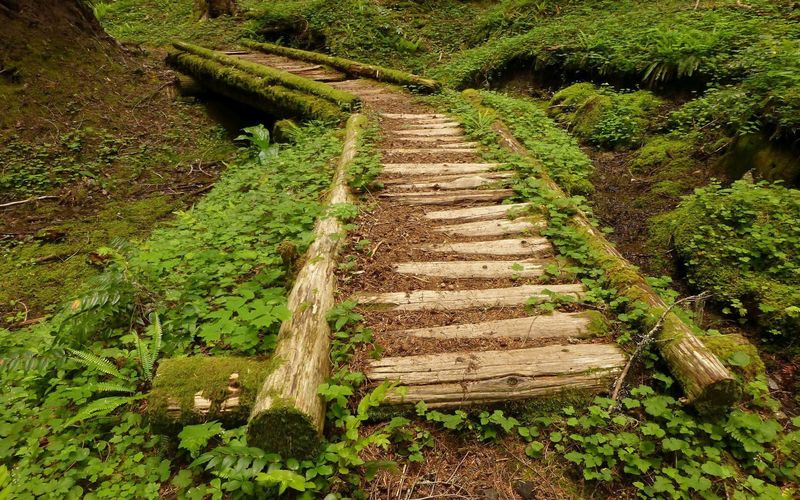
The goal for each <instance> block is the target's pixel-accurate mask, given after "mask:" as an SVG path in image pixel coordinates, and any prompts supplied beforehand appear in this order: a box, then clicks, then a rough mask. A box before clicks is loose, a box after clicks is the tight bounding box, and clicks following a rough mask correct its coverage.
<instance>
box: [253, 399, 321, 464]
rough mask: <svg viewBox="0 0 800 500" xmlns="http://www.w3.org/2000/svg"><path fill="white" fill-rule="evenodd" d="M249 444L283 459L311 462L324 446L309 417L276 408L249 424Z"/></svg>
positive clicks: (256, 417)
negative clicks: (298, 459) (307, 459)
mask: <svg viewBox="0 0 800 500" xmlns="http://www.w3.org/2000/svg"><path fill="white" fill-rule="evenodd" d="M247 442H248V444H249V445H250V446H257V447H259V448H261V449H263V450H266V451H269V452H271V453H277V454H279V455H280V456H282V457H294V458H312V457H314V456H315V455H316V453H317V452H318V451H319V447H320V444H321V442H322V436H320V434H319V432H317V429H316V428H315V426H314V425H313V424H312V422H311V421H310V420H309V419H308V416H307V415H305V414H304V413H302V412H300V411H298V410H297V409H296V408H294V407H293V406H292V405H288V404H286V405H277V406H274V407H272V408H270V409H269V410H268V411H264V412H261V413H259V414H258V415H255V416H254V417H253V418H252V419H251V420H250V422H249V423H248V424H247Z"/></svg>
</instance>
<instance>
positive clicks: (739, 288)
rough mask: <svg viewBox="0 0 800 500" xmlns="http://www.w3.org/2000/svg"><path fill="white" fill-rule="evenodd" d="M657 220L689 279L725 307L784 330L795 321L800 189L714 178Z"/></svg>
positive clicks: (799, 321)
mask: <svg viewBox="0 0 800 500" xmlns="http://www.w3.org/2000/svg"><path fill="white" fill-rule="evenodd" d="M660 223H661V224H663V225H665V227H664V228H663V230H662V231H661V232H662V233H664V234H669V235H671V237H672V239H673V240H672V241H673V245H674V247H675V249H676V251H677V253H678V256H679V257H680V258H681V260H682V261H683V262H684V263H685V265H686V267H687V271H688V274H689V278H690V280H691V282H692V283H693V284H694V286H696V287H697V288H699V289H702V290H709V291H711V292H712V293H713V294H714V300H716V301H718V302H719V303H721V304H722V305H723V306H725V307H724V309H723V312H725V313H726V314H730V315H731V316H733V317H738V318H742V319H745V318H751V319H753V320H754V321H755V322H756V323H757V324H758V325H759V327H760V328H761V329H762V330H763V331H768V332H770V333H772V334H775V335H782V336H787V335H791V333H792V332H794V331H796V329H797V328H798V326H800V295H799V294H798V292H797V286H798V284H800V267H798V249H799V248H800V232H798V227H800V197H798V195H797V192H796V191H794V190H791V189H787V188H785V187H783V186H781V185H778V184H767V183H758V184H748V183H746V182H743V181H740V182H736V183H734V184H733V185H732V186H730V187H722V186H721V185H720V184H711V185H710V186H707V187H705V188H701V189H698V190H696V191H695V194H694V195H692V196H689V197H687V198H685V200H684V201H683V202H682V203H681V205H680V206H679V207H678V208H677V209H676V210H675V211H673V212H671V213H669V214H666V215H665V216H664V217H663V218H662V219H661V220H660Z"/></svg>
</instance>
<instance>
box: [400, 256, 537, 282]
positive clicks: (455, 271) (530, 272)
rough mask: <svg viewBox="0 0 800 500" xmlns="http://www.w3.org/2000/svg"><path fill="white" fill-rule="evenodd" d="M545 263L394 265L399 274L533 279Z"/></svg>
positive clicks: (472, 262) (443, 262)
mask: <svg viewBox="0 0 800 500" xmlns="http://www.w3.org/2000/svg"><path fill="white" fill-rule="evenodd" d="M547 264H548V262H547V261H533V262H531V261H525V260H519V261H513V260H502V261H496V260H495V261H485V260H484V261H480V260H470V261H442V262H401V263H399V264H395V265H394V270H395V272H397V273H400V274H411V275H414V276H436V277H440V278H455V279H459V278H477V279H493V278H535V277H538V276H541V275H543V274H544V267H545V266H546V265H547Z"/></svg>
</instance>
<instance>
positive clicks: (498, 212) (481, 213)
mask: <svg viewBox="0 0 800 500" xmlns="http://www.w3.org/2000/svg"><path fill="white" fill-rule="evenodd" d="M529 206H530V203H513V204H510V205H489V206H488V207H470V208H459V209H456V210H437V211H435V212H428V213H426V214H425V218H427V219H433V220H463V221H471V220H472V221H474V220H481V219H487V218H488V219H497V218H498V217H501V216H503V215H506V214H508V212H511V213H512V214H513V213H520V212H522V211H523V210H524V209H525V208H528V207H529Z"/></svg>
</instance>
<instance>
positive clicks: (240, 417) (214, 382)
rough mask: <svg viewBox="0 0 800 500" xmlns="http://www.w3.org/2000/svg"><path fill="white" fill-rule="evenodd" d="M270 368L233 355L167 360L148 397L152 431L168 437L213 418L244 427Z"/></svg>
mask: <svg viewBox="0 0 800 500" xmlns="http://www.w3.org/2000/svg"><path fill="white" fill-rule="evenodd" d="M272 366H273V363H272V362H270V361H263V360H258V359H254V358H240V357H232V356H230V357H226V356H220V357H208V356H191V357H186V358H173V359H165V360H163V361H161V363H160V364H159V366H158V371H157V372H156V376H155V379H154V380H153V389H152V390H151V391H150V394H149V395H148V397H147V415H148V417H149V419H150V421H151V423H152V424H153V426H154V428H156V429H157V430H159V431H160V432H168V433H171V432H173V431H176V430H178V429H180V427H182V426H184V425H192V424H198V423H202V422H207V421H210V420H218V421H220V422H222V423H223V424H224V425H225V426H226V427H236V426H239V425H243V424H244V423H245V422H247V419H248V417H249V416H250V412H251V410H252V408H253V404H254V402H255V399H256V395H257V394H258V391H259V389H260V388H261V384H262V383H263V382H264V379H265V378H266V377H267V374H268V373H269V372H270V370H271V369H272Z"/></svg>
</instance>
